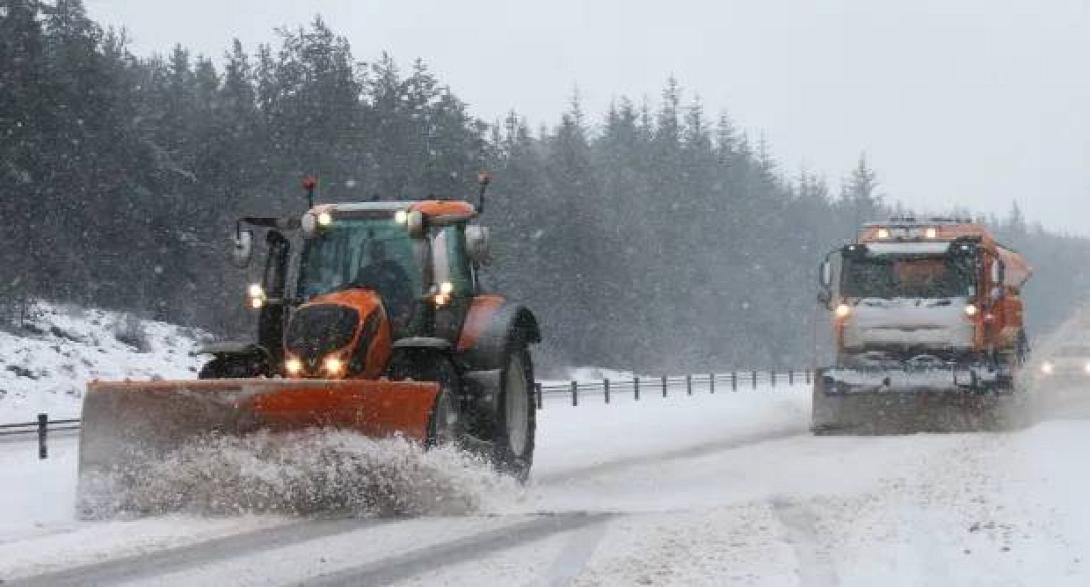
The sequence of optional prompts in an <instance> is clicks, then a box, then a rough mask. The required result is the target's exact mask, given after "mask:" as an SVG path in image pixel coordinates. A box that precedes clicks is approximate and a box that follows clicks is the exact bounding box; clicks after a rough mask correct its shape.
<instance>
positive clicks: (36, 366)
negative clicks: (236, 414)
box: [0, 303, 208, 423]
mask: <svg viewBox="0 0 1090 587" xmlns="http://www.w3.org/2000/svg"><path fill="white" fill-rule="evenodd" d="M207 336H208V335H207V334H206V333H204V332H202V331H200V330H196V329H192V328H184V327H179V326H174V325H171V324H165V323H163V322H154V321H149V320H139V319H136V318H134V317H131V316H130V315H127V314H122V313H117V312H108V311H103V310H92V309H83V308H79V307H75V306H64V305H58V304H50V303H39V304H38V305H37V307H36V311H35V312H34V315H33V317H32V318H31V319H30V320H28V321H27V322H26V324H24V325H23V326H22V327H21V328H17V329H16V330H14V331H3V330H0V423H11V422H30V421H33V420H34V419H35V418H36V415H37V414H38V413H41V412H44V413H47V414H49V417H50V418H51V419H60V418H72V417H78V416H79V412H80V406H81V401H82V397H83V389H84V385H85V384H86V382H87V381H89V380H91V379H96V378H99V379H116V378H126V377H131V378H150V377H162V378H172V377H193V376H194V374H195V373H196V372H197V370H198V369H199V367H200V364H201V361H202V359H201V358H200V357H192V356H190V354H189V353H190V351H192V350H193V348H194V346H195V345H196V344H197V341H198V340H200V339H202V338H205V337H207Z"/></svg>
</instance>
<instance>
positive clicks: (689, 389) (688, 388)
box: [685, 375, 693, 395]
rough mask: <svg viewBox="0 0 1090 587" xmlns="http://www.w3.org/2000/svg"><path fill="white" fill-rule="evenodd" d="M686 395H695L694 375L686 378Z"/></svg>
mask: <svg viewBox="0 0 1090 587" xmlns="http://www.w3.org/2000/svg"><path fill="white" fill-rule="evenodd" d="M685 393H687V394H689V395H692V394H693V376H692V375H686V376H685Z"/></svg>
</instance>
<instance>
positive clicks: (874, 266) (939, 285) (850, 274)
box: [841, 255, 976, 299]
mask: <svg viewBox="0 0 1090 587" xmlns="http://www.w3.org/2000/svg"><path fill="white" fill-rule="evenodd" d="M973 267H974V263H973V259H972V258H971V257H970V256H960V255H941V256H919V255H911V256H910V255H868V256H865V257H847V258H845V259H844V270H843V278H842V282H841V294H842V295H843V296H844V297H848V298H887V299H892V298H951V297H963V296H964V297H969V296H972V295H973V294H974V293H975V292H976V279H975V277H974V274H973Z"/></svg>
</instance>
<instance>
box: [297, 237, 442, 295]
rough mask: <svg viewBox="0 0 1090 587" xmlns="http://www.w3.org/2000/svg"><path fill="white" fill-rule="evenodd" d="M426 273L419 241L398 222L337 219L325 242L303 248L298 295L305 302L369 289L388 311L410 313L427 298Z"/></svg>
mask: <svg viewBox="0 0 1090 587" xmlns="http://www.w3.org/2000/svg"><path fill="white" fill-rule="evenodd" d="M422 283H423V272H422V269H421V267H420V265H419V263H418V262H417V259H416V254H415V252H414V247H413V240H412V238H410V237H409V234H408V232H407V231H406V230H405V225H404V224H398V223H397V222H395V221H394V219H393V218H392V217H381V218H374V217H371V218H334V220H333V224H332V226H330V227H328V228H326V229H325V231H324V232H323V233H322V235H321V236H319V237H317V238H314V239H310V240H307V241H306V242H305V243H304V245H303V253H302V261H301V263H300V268H299V287H298V290H297V291H298V294H299V296H301V297H302V298H303V299H309V298H311V297H314V296H317V295H321V294H325V293H329V292H332V291H336V290H339V289H344V288H347V287H353V286H357V287H368V288H371V289H373V290H375V291H376V292H378V294H379V295H380V296H382V299H383V302H384V303H385V304H386V307H387V310H389V311H390V312H391V313H395V314H397V313H400V312H401V311H404V310H407V309H408V307H409V306H410V305H411V304H412V302H413V300H414V299H415V298H416V297H417V296H418V295H419V294H420V293H421V292H422V287H423V286H422Z"/></svg>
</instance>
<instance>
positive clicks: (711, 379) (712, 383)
mask: <svg viewBox="0 0 1090 587" xmlns="http://www.w3.org/2000/svg"><path fill="white" fill-rule="evenodd" d="M708 390H709V391H710V392H711V393H715V373H708Z"/></svg>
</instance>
